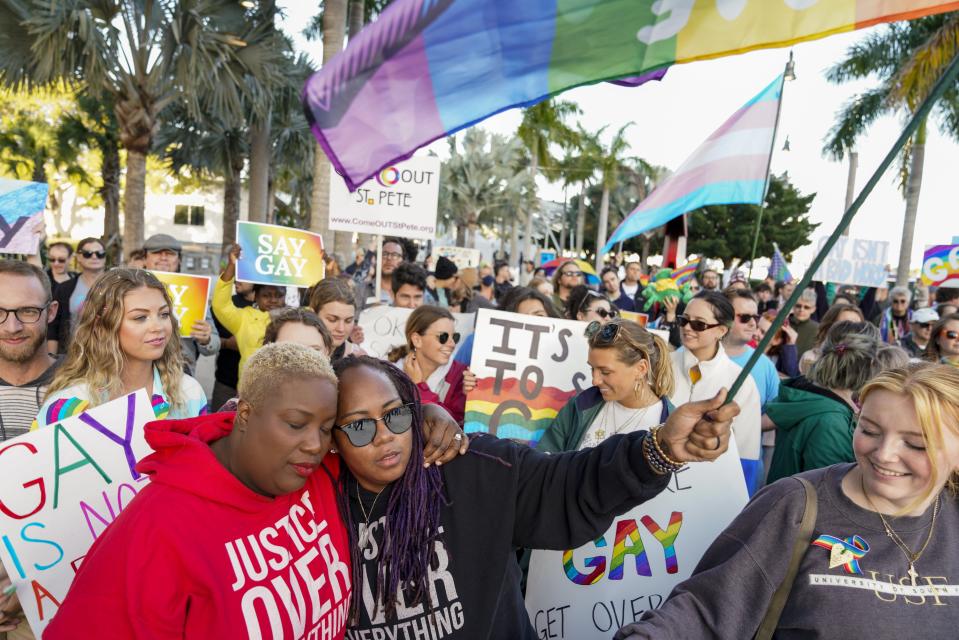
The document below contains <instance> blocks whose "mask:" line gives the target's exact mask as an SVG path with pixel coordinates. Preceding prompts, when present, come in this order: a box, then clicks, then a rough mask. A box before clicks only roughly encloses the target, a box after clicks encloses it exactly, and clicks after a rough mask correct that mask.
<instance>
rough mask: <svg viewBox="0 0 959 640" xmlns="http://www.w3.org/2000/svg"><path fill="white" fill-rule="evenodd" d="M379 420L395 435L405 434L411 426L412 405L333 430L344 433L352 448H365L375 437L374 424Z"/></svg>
mask: <svg viewBox="0 0 959 640" xmlns="http://www.w3.org/2000/svg"><path fill="white" fill-rule="evenodd" d="M380 420H382V421H383V424H385V425H386V428H387V429H389V430H390V431H392V432H393V433H395V434H396V435H400V434H402V433H406V432H407V431H409V430H410V427H411V426H413V405H410V404H404V405H403V406H401V407H396V408H395V409H390V410H389V411H387V412H386V413H384V414H383V417H382V418H361V419H359V420H354V421H353V422H347V423H346V424H344V425H340V426H338V427H333V428H334V429H336V430H338V431H342V432H343V433H345V434H346V437H347V438H349V439H350V444H351V445H353V446H354V447H365V446H366V445H368V444H369V443H371V442H373V439H374V438H375V437H376V423H377V422H379V421H380Z"/></svg>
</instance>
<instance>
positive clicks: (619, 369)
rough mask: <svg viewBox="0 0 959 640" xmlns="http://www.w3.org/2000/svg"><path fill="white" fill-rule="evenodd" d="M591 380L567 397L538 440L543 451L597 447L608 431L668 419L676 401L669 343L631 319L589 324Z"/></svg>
mask: <svg viewBox="0 0 959 640" xmlns="http://www.w3.org/2000/svg"><path fill="white" fill-rule="evenodd" d="M586 338H587V340H588V341H589V366H590V369H592V372H593V386H592V387H590V388H589V389H586V390H585V391H582V392H580V393H578V394H576V395H575V396H573V397H572V398H570V399H569V401H568V402H567V403H566V405H565V406H564V407H563V408H562V409H561V410H560V412H559V413H558V414H557V415H556V419H555V420H553V423H552V424H551V425H550V426H549V428H547V429H546V432H545V433H544V434H543V437H542V439H540V441H539V443H538V444H537V445H536V448H537V449H539V450H540V451H548V452H553V453H556V452H560V451H576V450H579V449H584V448H586V447H595V446H596V445H598V444H599V443H600V442H602V441H603V440H605V439H606V438H608V437H610V436H614V435H617V434H625V433H632V432H633V431H644V430H649V429H650V428H652V427H654V426H656V425H658V424H662V423H663V422H665V421H666V418H667V417H668V416H669V413H670V412H671V411H672V408H673V406H672V405H671V404H670V402H669V399H668V398H669V395H670V394H671V393H672V392H673V368H672V363H671V362H670V359H669V347H668V346H667V345H666V343H665V342H664V341H663V339H662V338H659V337H658V336H654V335H653V334H651V333H650V332H648V331H646V329H644V328H643V327H641V326H639V325H638V324H637V323H635V322H631V321H629V320H613V321H611V322H609V323H608V324H605V325H604V324H602V323H600V322H599V321H593V322H591V323H590V324H589V326H587V327H586Z"/></svg>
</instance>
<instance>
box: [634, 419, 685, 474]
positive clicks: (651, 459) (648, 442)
mask: <svg viewBox="0 0 959 640" xmlns="http://www.w3.org/2000/svg"><path fill="white" fill-rule="evenodd" d="M662 428H663V425H659V426H656V427H653V428H652V429H650V430H649V434H648V435H647V436H646V437H645V438H643V457H644V458H646V462H647V463H648V464H649V466H650V468H651V469H652V470H653V471H654V472H655V473H656V474H658V475H661V476H662V475H667V474H669V473H674V472H676V471H679V470H680V469H682V468H683V467H684V466H686V465H685V464H684V463H682V462H678V461H676V460H673V459H672V458H670V457H669V456H668V455H666V452H664V451H663V449H662V447H661V446H660V444H659V439H658V438H657V434H658V433H659V430H660V429H662Z"/></svg>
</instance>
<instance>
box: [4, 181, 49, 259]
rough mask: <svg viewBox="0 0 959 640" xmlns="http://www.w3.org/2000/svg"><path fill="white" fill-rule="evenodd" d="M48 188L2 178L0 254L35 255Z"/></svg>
mask: <svg viewBox="0 0 959 640" xmlns="http://www.w3.org/2000/svg"><path fill="white" fill-rule="evenodd" d="M48 189H49V185H47V184H44V183H42V182H26V181H23V180H8V179H6V178H0V253H25V254H29V255H36V253H37V250H38V249H39V247H40V236H39V235H38V234H37V233H36V228H37V225H42V224H43V210H44V209H45V208H46V202H47V190H48Z"/></svg>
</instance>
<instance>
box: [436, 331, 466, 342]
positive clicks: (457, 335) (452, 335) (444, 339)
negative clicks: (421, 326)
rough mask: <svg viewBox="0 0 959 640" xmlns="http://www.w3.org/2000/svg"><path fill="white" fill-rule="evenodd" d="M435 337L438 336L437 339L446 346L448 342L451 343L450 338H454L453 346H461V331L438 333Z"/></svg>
mask: <svg viewBox="0 0 959 640" xmlns="http://www.w3.org/2000/svg"><path fill="white" fill-rule="evenodd" d="M434 335H435V336H436V339H437V340H438V341H439V343H440V344H446V343H447V342H449V340H450V338H453V344H459V341H460V333H459V331H457V332H456V333H450V332H449V331H444V332H443V333H437V334H434Z"/></svg>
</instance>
